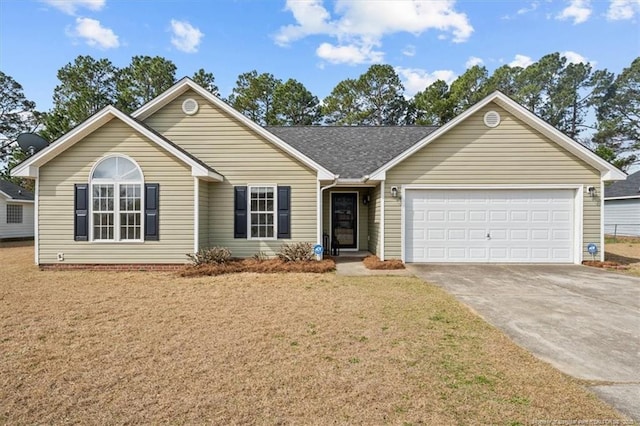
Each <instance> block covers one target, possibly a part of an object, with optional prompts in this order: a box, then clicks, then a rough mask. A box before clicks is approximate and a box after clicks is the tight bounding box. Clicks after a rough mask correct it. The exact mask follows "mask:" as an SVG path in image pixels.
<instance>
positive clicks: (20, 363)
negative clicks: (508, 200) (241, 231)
mask: <svg viewBox="0 0 640 426" xmlns="http://www.w3.org/2000/svg"><path fill="white" fill-rule="evenodd" d="M32 259H33V248H32V247H25V246H22V247H21V246H19V245H18V246H12V245H8V244H4V245H0V264H1V265H2V268H3V271H2V278H0V360H1V361H0V378H1V379H0V424H4V423H7V424H34V423H38V424H40V423H79V424H104V423H109V424H114V423H118V424H124V423H151V424H164V423H171V424H181V423H197V424H203V423H211V424H238V423H243V424H247V423H248V424H282V423H285V424H290V423H296V424H336V423H337V424H416V425H417V424H427V425H431V424H438V425H446V424H502V425H514V424H532V423H533V424H535V423H536V422H537V421H539V420H549V421H550V420H561V419H572V420H578V419H590V420H591V421H594V419H601V420H608V419H621V417H619V415H618V414H617V413H616V412H615V411H614V410H613V409H611V408H609V407H608V406H607V405H605V404H604V403H602V402H600V401H599V400H598V399H596V398H595V397H594V396H593V395H592V394H590V393H589V392H588V391H586V390H585V389H584V388H583V387H582V385H581V384H580V383H578V382H577V381H576V380H573V379H571V378H569V377H566V376H564V375H562V374H561V373H559V372H558V371H557V370H555V369H553V368H552V367H550V366H549V365H548V364H546V363H544V362H541V361H539V360H537V359H535V358H534V357H533V356H532V355H530V354H529V353H527V352H526V351H524V350H522V349H520V348H519V347H517V346H516V345H514V344H513V343H511V342H510V341H509V340H508V339H507V338H506V337H505V336H504V335H503V334H501V333H500V332H498V331H497V330H496V329H494V328H492V327H491V326H489V325H487V324H486V323H485V322H484V321H482V320H481V319H479V318H478V317H477V316H476V315H475V314H473V313H472V312H470V311H469V310H468V309H466V308H465V307H463V306H462V305H460V304H459V303H458V302H456V301H455V300H454V299H453V298H452V297H450V296H448V295H447V294H446V293H444V292H443V291H442V290H440V289H439V288H437V287H434V286H430V285H426V284H424V283H422V282H421V281H420V280H418V279H415V278H406V277H391V276H383V277H357V278H345V277H339V276H336V275H335V274H333V273H328V274H293V273H290V274H264V275H260V274H251V273H243V274H232V275H224V276H219V277H201V278H181V277H178V276H177V274H169V273H144V272H136V273H133V272H120V273H112V272H95V271H94V272H89V271H60V272H41V271H39V270H38V269H37V268H36V267H35V266H33V265H32V262H33V260H32ZM540 424H541V423H540ZM545 424H546V423H545Z"/></svg>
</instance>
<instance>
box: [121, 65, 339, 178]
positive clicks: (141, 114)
mask: <svg viewBox="0 0 640 426" xmlns="http://www.w3.org/2000/svg"><path fill="white" fill-rule="evenodd" d="M188 89H191V90H193V91H194V92H196V93H198V94H199V95H200V96H202V97H203V98H205V99H206V100H208V101H209V102H211V103H212V104H213V105H215V106H216V107H218V108H220V109H221V110H223V111H225V112H226V113H227V114H229V115H231V116H232V117H233V118H234V119H236V120H238V121H239V122H241V123H242V124H244V125H245V126H247V127H248V128H250V129H251V130H253V131H254V132H256V133H258V134H259V135H260V136H262V137H263V138H265V139H266V140H268V141H269V142H271V143H273V144H274V145H275V146H277V147H278V148H280V149H281V150H283V151H284V152H286V153H287V154H289V155H291V156H292V157H293V158H295V159H297V160H299V161H300V162H302V163H303V164H304V165H306V166H307V167H309V168H311V169H313V170H315V171H317V172H318V179H335V177H336V175H335V174H334V173H331V172H330V171H329V170H327V169H325V168H324V167H322V166H321V165H320V164H318V163H316V162H315V161H313V160H312V159H310V158H309V157H307V156H306V155H304V154H302V153H301V152H300V151H298V150H296V149H294V148H293V147H292V146H291V145H289V144H288V143H286V142H285V141H283V140H282V139H280V138H279V137H277V136H276V135H274V134H273V133H271V132H269V131H267V130H265V129H264V128H263V127H262V126H260V125H259V124H257V123H255V122H253V121H252V120H250V119H248V118H247V117H245V116H244V115H242V114H241V113H240V112H238V111H237V110H235V109H234V108H233V107H231V106H230V105H228V104H227V103H226V102H224V101H223V100H222V99H220V98H218V97H217V96H215V95H214V94H213V93H211V92H209V91H208V90H206V89H204V88H203V87H201V86H200V85H199V84H197V83H195V82H194V81H193V80H191V79H190V78H188V77H185V78H183V79H182V80H180V81H178V82H177V83H176V84H174V85H173V87H171V88H169V89H168V90H167V91H166V92H164V93H163V94H161V95H160V96H158V97H157V98H155V99H154V100H152V101H150V102H148V103H147V104H145V105H143V106H142V107H141V108H140V109H138V110H136V111H134V112H133V113H132V114H131V116H132V117H134V118H137V119H139V120H144V119H145V118H147V117H149V116H150V115H151V114H153V113H154V112H156V111H157V110H159V109H160V108H162V107H163V106H164V105H166V104H168V103H169V102H171V101H172V100H173V99H175V98H177V97H178V96H180V95H181V94H183V93H184V92H186V91H187V90H188Z"/></svg>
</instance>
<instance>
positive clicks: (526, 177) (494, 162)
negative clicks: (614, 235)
mask: <svg viewBox="0 0 640 426" xmlns="http://www.w3.org/2000/svg"><path fill="white" fill-rule="evenodd" d="M489 110H494V111H498V112H499V113H500V115H501V117H502V121H501V123H500V125H499V126H498V127H496V128H488V127H486V126H485V125H484V123H483V116H484V114H485V113H486V112H487V111H489ZM482 184H486V185H518V184H521V185H533V184H551V185H553V184H572V185H585V194H584V206H583V209H584V210H583V211H584V216H583V220H584V222H583V227H584V232H583V252H584V253H585V257H586V256H587V255H588V254H587V252H586V245H587V244H588V243H591V242H593V243H596V244H598V246H599V247H602V242H601V241H600V203H601V199H600V198H599V197H597V198H591V197H589V195H588V194H587V193H586V186H587V185H593V186H595V187H596V188H598V194H602V188H600V172H599V171H598V170H596V169H594V168H592V167H591V166H589V165H588V164H586V163H585V162H584V161H582V160H580V159H579V158H577V157H576V156H574V155H573V154H571V153H569V152H568V151H565V150H564V149H562V148H561V147H560V146H559V145H557V144H556V143H554V142H552V141H550V140H549V139H547V138H546V137H545V136H543V135H541V134H540V133H539V132H537V131H535V130H534V129H532V128H531V127H529V126H528V125H526V124H525V123H523V122H522V121H521V120H519V119H518V118H516V117H514V116H513V115H511V114H509V113H508V112H507V111H505V110H503V109H502V108H500V107H499V106H497V105H496V104H493V103H491V104H489V105H487V106H486V107H485V108H483V109H482V110H480V111H478V112H477V113H475V114H473V115H472V116H470V117H468V118H467V119H466V120H465V121H464V122H463V123H460V124H458V125H457V126H456V127H454V128H453V129H451V130H450V131H449V132H447V133H446V134H444V135H443V136H441V137H440V138H438V139H437V140H435V141H433V142H431V143H430V144H429V145H427V146H426V147H424V148H422V149H421V150H420V151H418V152H416V153H415V154H413V155H412V156H411V157H409V158H407V159H406V160H404V161H402V162H401V163H399V164H398V165H396V166H395V167H393V168H391V169H390V170H389V171H388V172H387V181H386V185H387V187H389V188H390V187H391V186H393V185H396V186H398V187H399V188H400V187H402V186H403V185H482ZM401 203H402V200H401V197H398V198H397V199H393V198H391V197H386V199H385V258H399V257H400V256H401V246H402V242H401ZM589 256H590V255H589Z"/></svg>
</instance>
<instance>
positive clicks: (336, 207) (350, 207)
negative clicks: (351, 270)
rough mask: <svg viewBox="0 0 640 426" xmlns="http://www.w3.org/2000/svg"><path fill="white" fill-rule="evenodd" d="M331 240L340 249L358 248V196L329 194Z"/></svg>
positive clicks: (338, 193) (337, 193)
mask: <svg viewBox="0 0 640 426" xmlns="http://www.w3.org/2000/svg"><path fill="white" fill-rule="evenodd" d="M331 218H332V219H331V226H332V238H333V240H334V241H335V240H337V241H338V243H339V244H340V248H358V194H354V193H340V192H335V193H333V194H331Z"/></svg>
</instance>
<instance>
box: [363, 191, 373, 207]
mask: <svg viewBox="0 0 640 426" xmlns="http://www.w3.org/2000/svg"><path fill="white" fill-rule="evenodd" d="M370 202H371V195H369V194H365V195H364V196H363V197H362V204H364V205H365V206H366V205H367V204H369V203H370Z"/></svg>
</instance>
